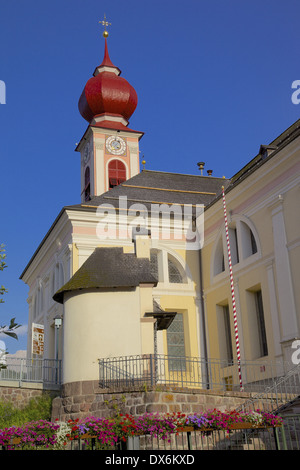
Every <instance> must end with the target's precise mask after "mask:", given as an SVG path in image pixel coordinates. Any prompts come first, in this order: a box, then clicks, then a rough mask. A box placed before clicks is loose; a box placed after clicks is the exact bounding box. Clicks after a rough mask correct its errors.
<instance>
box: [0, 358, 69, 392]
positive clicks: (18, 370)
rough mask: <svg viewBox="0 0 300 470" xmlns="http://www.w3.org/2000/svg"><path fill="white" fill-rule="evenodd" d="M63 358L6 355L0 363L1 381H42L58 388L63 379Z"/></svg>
mask: <svg viewBox="0 0 300 470" xmlns="http://www.w3.org/2000/svg"><path fill="white" fill-rule="evenodd" d="M61 371H62V367H61V360H56V359H27V358H12V357H9V356H8V357H6V358H5V361H3V362H2V363H1V364H0V381H13V382H18V383H19V384H20V385H21V384H22V382H35V383H42V384H43V385H44V387H45V388H52V387H55V388H58V387H59V386H60V385H61V379H62V372H61Z"/></svg>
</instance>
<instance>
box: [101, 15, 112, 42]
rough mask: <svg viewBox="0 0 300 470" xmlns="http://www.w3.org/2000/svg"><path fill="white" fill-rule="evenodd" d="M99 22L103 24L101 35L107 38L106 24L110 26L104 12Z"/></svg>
mask: <svg viewBox="0 0 300 470" xmlns="http://www.w3.org/2000/svg"><path fill="white" fill-rule="evenodd" d="M99 23H101V24H102V26H104V31H103V36H104V37H105V38H107V36H108V31H106V26H111V23H109V22H108V21H106V16H105V13H104V20H102V21H99Z"/></svg>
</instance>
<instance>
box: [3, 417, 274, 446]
mask: <svg viewBox="0 0 300 470" xmlns="http://www.w3.org/2000/svg"><path fill="white" fill-rule="evenodd" d="M282 424H283V423H282V418H281V417H279V416H276V415H273V414H271V413H268V412H264V411H260V410H256V411H249V412H237V411H235V410H233V411H224V412H223V411H220V410H217V409H213V410H209V411H206V412H203V413H195V414H184V413H181V412H177V413H172V414H170V413H168V414H158V413H156V414H154V413H146V414H144V415H141V416H132V415H130V414H126V415H123V414H122V413H118V414H117V415H116V416H115V417H114V418H97V417H94V416H90V417H86V418H83V419H76V420H69V421H68V422H66V423H65V422H59V421H55V422H49V421H45V420H40V421H32V422H29V423H27V424H26V425H23V426H20V427H15V426H13V427H10V428H5V429H1V430H0V448H2V449H9V450H12V449H34V448H38V449H41V448H43V449H54V450H56V449H57V450H61V449H64V448H67V446H68V444H69V443H70V442H72V441H73V440H78V439H83V440H86V441H88V440H89V439H94V440H96V442H97V444H98V447H97V448H99V449H106V450H107V449H113V448H115V446H116V445H117V444H118V443H120V442H126V440H127V439H128V438H129V437H133V436H142V435H151V436H153V437H155V438H158V439H160V440H163V441H164V440H168V441H169V440H170V436H171V435H172V434H179V433H182V432H189V431H193V430H195V431H200V432H204V433H210V432H214V431H217V430H223V431H225V432H226V433H230V432H231V431H232V430H234V429H249V428H250V429H255V428H274V427H279V426H282Z"/></svg>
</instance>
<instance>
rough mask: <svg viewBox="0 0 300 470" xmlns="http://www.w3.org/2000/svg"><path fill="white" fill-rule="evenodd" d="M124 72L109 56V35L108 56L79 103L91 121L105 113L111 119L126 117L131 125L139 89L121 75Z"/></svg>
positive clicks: (106, 51)
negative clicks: (130, 121) (136, 89)
mask: <svg viewBox="0 0 300 470" xmlns="http://www.w3.org/2000/svg"><path fill="white" fill-rule="evenodd" d="M120 73H121V71H120V69H119V68H118V67H115V66H114V65H113V63H112V62H111V60H110V58H109V55H108V50H107V41H106V38H105V50H104V59H103V61H102V63H101V65H99V66H98V67H97V68H96V69H95V72H94V74H93V75H94V76H93V77H92V78H90V79H89V80H88V81H87V83H86V85H85V87H84V89H83V92H82V94H81V97H80V99H79V103H78V107H79V111H80V114H81V115H82V117H83V118H84V119H86V120H87V121H88V122H89V123H91V121H92V120H93V118H94V117H95V116H99V115H105V116H106V119H108V120H109V116H112V117H114V119H118V118H119V119H121V118H124V119H125V121H127V124H128V120H129V118H130V117H131V116H132V114H133V113H134V111H135V108H136V106H137V102H138V98H137V94H136V91H135V89H134V88H133V87H132V86H131V85H130V83H128V82H127V80H125V78H122V77H120V76H119V75H120ZM107 115H109V116H107ZM127 124H126V125H127Z"/></svg>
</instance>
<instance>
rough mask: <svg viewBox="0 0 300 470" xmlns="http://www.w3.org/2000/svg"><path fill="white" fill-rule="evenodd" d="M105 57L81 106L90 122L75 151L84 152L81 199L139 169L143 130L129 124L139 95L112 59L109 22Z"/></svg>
mask: <svg viewBox="0 0 300 470" xmlns="http://www.w3.org/2000/svg"><path fill="white" fill-rule="evenodd" d="M100 23H102V24H103V25H104V32H103V37H104V41H105V45H104V58H103V61H102V63H101V64H100V65H99V66H97V67H96V69H95V71H94V73H93V76H92V77H91V78H90V79H89V80H88V81H87V83H86V85H85V87H84V89H83V91H82V94H81V96H80V99H79V103H78V108H79V112H80V114H81V115H82V117H83V118H84V119H85V120H86V121H87V122H88V123H89V124H88V128H87V129H86V131H85V133H84V135H83V137H82V139H81V141H80V142H79V144H78V145H77V147H76V151H78V152H80V154H81V202H82V203H84V202H85V201H88V200H90V199H91V198H92V197H94V196H98V195H100V194H103V193H104V192H106V191H108V190H109V189H111V188H113V187H114V186H117V185H118V184H121V183H122V182H124V181H126V180H127V179H129V178H131V177H132V176H134V175H136V174H137V173H139V171H140V165H139V141H140V139H141V137H142V136H143V132H139V131H135V130H133V129H130V128H129V127H128V124H129V118H130V117H131V116H132V114H133V113H134V111H135V109H136V106H137V102H138V98H137V94H136V91H135V89H134V88H133V87H132V86H131V85H130V83H128V81H127V80H125V78H123V77H121V76H120V75H121V70H120V69H119V68H118V67H116V66H115V65H114V64H113V63H112V61H111V60H110V57H109V54H108V46H107V37H108V32H107V30H106V26H108V25H109V24H110V23H108V22H107V21H106V18H105V17H104V21H102V22H100Z"/></svg>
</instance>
